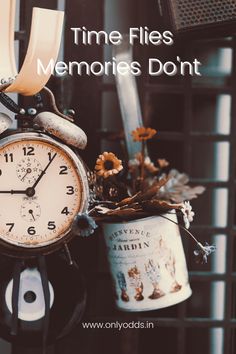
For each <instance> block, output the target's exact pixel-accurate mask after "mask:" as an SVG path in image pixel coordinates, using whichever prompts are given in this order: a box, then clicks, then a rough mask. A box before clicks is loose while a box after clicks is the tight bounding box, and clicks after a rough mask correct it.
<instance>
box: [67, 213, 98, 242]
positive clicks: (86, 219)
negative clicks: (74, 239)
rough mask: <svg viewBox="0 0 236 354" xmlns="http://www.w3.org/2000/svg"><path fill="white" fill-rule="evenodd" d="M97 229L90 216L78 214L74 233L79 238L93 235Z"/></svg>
mask: <svg viewBox="0 0 236 354" xmlns="http://www.w3.org/2000/svg"><path fill="white" fill-rule="evenodd" d="M97 227H98V226H97V224H96V223H95V221H94V220H93V218H91V216H89V215H88V214H86V213H83V214H78V215H77V216H76V217H75V220H74V223H73V227H72V231H73V232H74V233H75V234H76V235H78V236H82V237H86V236H90V235H91V234H93V233H94V230H95V229H96V228H97Z"/></svg>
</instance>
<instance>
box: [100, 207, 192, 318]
mask: <svg viewBox="0 0 236 354" xmlns="http://www.w3.org/2000/svg"><path fill="white" fill-rule="evenodd" d="M164 216H166V217H168V218H169V219H171V220H173V221H175V222H177V217H176V214H175V213H173V214H172V213H168V214H165V215H164ZM103 232H104V237H105V242H106V245H107V249H108V260H109V263H110V270H111V274H112V278H113V281H114V284H115V291H116V295H117V300H116V305H117V307H118V308H119V309H121V310H124V311H149V310H157V309H160V308H163V307H168V306H171V305H174V304H177V303H179V302H181V301H184V300H186V299H187V298H188V297H189V296H190V295H191V294H192V291H191V288H190V285H189V280H188V271H187V266H186V260H185V255H184V250H183V246H182V240H181V236H180V232H179V227H178V226H177V225H175V224H174V223H172V222H171V221H169V220H166V219H165V218H163V217H162V216H151V217H147V218H144V219H139V220H134V221H128V222H120V223H104V224H103Z"/></svg>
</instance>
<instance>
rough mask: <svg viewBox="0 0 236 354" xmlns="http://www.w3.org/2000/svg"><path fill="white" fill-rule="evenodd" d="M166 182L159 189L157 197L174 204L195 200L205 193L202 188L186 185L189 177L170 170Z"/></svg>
mask: <svg viewBox="0 0 236 354" xmlns="http://www.w3.org/2000/svg"><path fill="white" fill-rule="evenodd" d="M168 177H169V180H168V182H167V183H166V184H165V185H164V186H163V187H162V188H161V189H160V191H159V193H158V197H160V199H164V200H171V201H172V202H175V203H182V202H183V201H185V200H191V199H194V198H197V196H198V195H199V194H202V193H203V192H204V191H205V188H204V187H203V186H196V187H190V186H189V185H187V183H188V182H189V177H188V176H187V175H186V174H185V173H179V172H178V171H177V170H171V171H170V173H169V174H168Z"/></svg>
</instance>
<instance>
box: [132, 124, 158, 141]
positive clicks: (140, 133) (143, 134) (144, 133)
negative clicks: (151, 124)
mask: <svg viewBox="0 0 236 354" xmlns="http://www.w3.org/2000/svg"><path fill="white" fill-rule="evenodd" d="M156 133H157V131H156V130H155V129H152V128H145V127H140V128H137V129H135V130H133V131H132V136H133V141H146V140H149V139H152V138H153V136H154V135H155V134H156Z"/></svg>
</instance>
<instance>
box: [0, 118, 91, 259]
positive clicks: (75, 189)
mask: <svg viewBox="0 0 236 354" xmlns="http://www.w3.org/2000/svg"><path fill="white" fill-rule="evenodd" d="M2 117H3V118H2V120H3V121H4V122H5V121H6V122H8V120H7V119H6V117H4V116H2ZM33 123H34V124H37V128H38V129H39V130H37V131H36V130H35V131H34V130H33V129H26V130H24V131H20V132H14V133H11V134H7V135H6V136H4V137H3V138H2V139H0V201H1V203H0V251H1V252H3V253H6V254H9V255H17V256H23V257H25V256H28V255H29V256H31V255H37V254H47V253H50V252H52V251H54V250H56V249H58V247H60V246H61V245H63V244H65V243H67V242H68V241H69V240H70V239H71V237H72V232H71V229H72V225H73V221H74V219H75V217H76V215H77V214H78V213H83V212H85V211H86V209H87V207H88V199H89V187H88V181H87V172H86V168H85V166H84V164H83V162H82V160H81V158H80V157H79V155H78V154H77V152H76V149H75V148H80V149H82V148H84V147H85V145H86V142H87V139H86V135H85V133H84V132H83V131H82V130H81V129H80V128H79V127H77V126H76V125H75V124H73V123H72V122H70V121H68V120H66V119H64V118H63V115H62V116H61V117H60V116H58V115H57V114H55V113H53V112H41V113H39V114H38V115H35V117H34V121H33ZM65 143H66V144H65Z"/></svg>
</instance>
